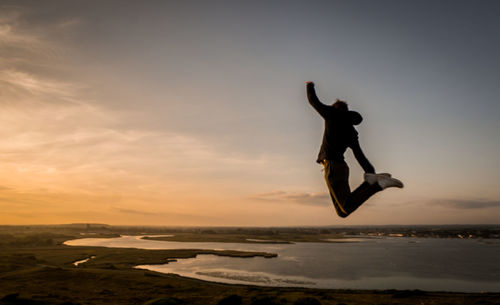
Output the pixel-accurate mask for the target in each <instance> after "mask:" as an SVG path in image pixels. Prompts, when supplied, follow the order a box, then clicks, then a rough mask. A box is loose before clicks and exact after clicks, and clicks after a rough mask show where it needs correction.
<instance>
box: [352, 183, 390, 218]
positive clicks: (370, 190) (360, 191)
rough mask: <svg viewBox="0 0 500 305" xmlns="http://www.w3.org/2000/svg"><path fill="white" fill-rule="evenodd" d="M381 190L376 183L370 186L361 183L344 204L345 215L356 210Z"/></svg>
mask: <svg viewBox="0 0 500 305" xmlns="http://www.w3.org/2000/svg"><path fill="white" fill-rule="evenodd" d="M381 190H382V188H381V187H380V185H378V183H375V184H373V185H370V184H369V183H367V182H363V183H361V185H360V186H358V188H357V189H355V190H354V192H352V193H351V195H350V196H349V197H348V198H347V201H346V203H345V211H346V212H347V214H348V215H349V214H351V213H352V212H354V211H355V210H356V209H357V208H359V207H360V206H361V205H362V204H363V203H364V202H365V201H366V200H368V198H370V197H371V196H373V195H375V193H377V192H380V191H381Z"/></svg>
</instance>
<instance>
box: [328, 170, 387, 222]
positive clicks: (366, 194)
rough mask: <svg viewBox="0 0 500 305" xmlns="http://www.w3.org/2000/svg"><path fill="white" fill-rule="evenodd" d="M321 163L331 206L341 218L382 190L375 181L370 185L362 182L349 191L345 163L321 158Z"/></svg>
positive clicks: (347, 171)
mask: <svg viewBox="0 0 500 305" xmlns="http://www.w3.org/2000/svg"><path fill="white" fill-rule="evenodd" d="M322 164H323V167H324V169H325V180H326V185H327V186H328V190H329V191H330V196H331V197H332V202H333V206H334V207H335V211H336V212H337V214H338V215H339V216H340V217H342V218H345V217H347V216H349V214H351V213H352V212H354V211H355V210H356V209H357V208H359V207H360V206H361V205H362V204H363V203H364V202H365V201H366V200H367V199H368V198H370V197H371V196H373V195H374V194H375V193H377V192H379V191H381V190H382V188H381V187H380V186H379V185H378V184H377V183H375V184H373V185H370V184H368V183H367V182H363V183H361V185H360V186H358V188H357V189H355V190H354V191H353V192H352V193H351V188H350V187H349V167H348V166H347V163H345V161H331V160H323V162H322Z"/></svg>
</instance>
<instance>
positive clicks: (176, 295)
mask: <svg viewBox="0 0 500 305" xmlns="http://www.w3.org/2000/svg"><path fill="white" fill-rule="evenodd" d="M111 233H112V234H116V232H97V233H96V234H90V235H91V236H89V235H86V236H85V235H84V236H82V235H80V234H79V232H74V233H72V234H68V233H60V232H41V233H40V232H37V233H36V234H26V233H24V232H23V233H17V232H12V233H10V234H11V235H10V236H7V237H4V238H3V239H2V240H0V247H1V248H2V251H1V252H0V304H12V303H14V304H15V302H18V303H22V302H25V303H29V302H32V303H30V304H40V305H42V304H62V303H64V302H66V303H67V304H68V305H69V304H75V305H76V304H79V303H80V304H95V305H101V304H103V305H104V304H145V303H147V302H148V301H151V300H163V299H167V300H168V299H171V300H174V299H175V300H181V301H182V302H184V304H207V305H211V304H213V305H215V304H217V303H218V302H219V301H220V300H221V299H223V298H226V297H229V296H231V295H238V296H240V297H241V298H242V304H243V305H252V304H253V302H254V301H255V300H260V299H262V300H264V299H266V300H274V301H273V302H274V303H270V304H289V305H292V304H294V302H296V301H297V300H299V299H301V298H314V299H316V300H317V301H318V302H319V303H320V304H339V303H344V304H366V305H368V304H370V305H372V304H393V303H395V302H396V303H398V304H416V303H425V304H428V303H434V304H441V303H449V304H463V305H465V304H476V303H481V302H482V303H484V304H488V303H492V304H495V303H500V292H484V293H470V292H446V291H425V290H405V289H403V290H396V289H383V290H373V289H366V290H365V289H324V288H305V287H295V286H292V287H271V286H259V285H252V284H228V283H220V282H213V281H206V280H203V279H197V278H190V277H184V276H181V275H176V274H165V273H160V272H155V271H149V270H143V269H136V268H134V267H135V266H138V265H146V264H164V263H168V261H169V260H170V261H172V260H174V259H182V258H193V257H196V255H202V254H212V255H219V256H231V257H255V256H261V257H266V255H267V256H268V257H275V256H274V255H275V254H274V253H267V252H248V251H227V250H203V249H184V250H183V249H176V250H147V249H137V248H107V247H88V246H67V245H63V242H65V241H67V240H71V239H80V238H86V237H93V238H94V237H97V238H98V237H106V238H109V237H116V235H114V236H113V235H112V234H111ZM121 233H123V234H128V233H129V232H121ZM155 233H156V232H155ZM147 234H151V233H150V232H147ZM155 235H156V234H155ZM252 237H254V236H252ZM92 256H95V257H93V258H92V259H90V260H88V261H86V262H85V263H81V264H79V265H78V266H75V265H74V262H77V261H81V260H85V259H87V258H90V257H92ZM9 300H10V301H9ZM281 301H283V302H281ZM280 302H281V303H280Z"/></svg>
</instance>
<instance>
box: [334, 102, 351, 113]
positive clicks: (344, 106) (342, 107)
mask: <svg viewBox="0 0 500 305" xmlns="http://www.w3.org/2000/svg"><path fill="white" fill-rule="evenodd" d="M332 106H333V108H336V109H338V110H341V111H348V110H349V108H348V107H347V103H346V102H344V101H341V100H339V99H337V100H335V103H333V105H332Z"/></svg>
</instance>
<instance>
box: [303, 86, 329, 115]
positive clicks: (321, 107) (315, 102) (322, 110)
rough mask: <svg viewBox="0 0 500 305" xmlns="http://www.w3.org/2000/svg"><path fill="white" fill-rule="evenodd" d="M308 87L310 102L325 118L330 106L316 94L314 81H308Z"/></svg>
mask: <svg viewBox="0 0 500 305" xmlns="http://www.w3.org/2000/svg"><path fill="white" fill-rule="evenodd" d="M306 88H307V99H308V100H309V104H311V106H313V108H314V109H316V111H317V112H318V113H319V114H320V115H321V116H322V117H323V118H325V117H326V115H327V112H328V108H329V107H328V106H326V105H325V104H323V103H322V102H321V101H320V100H319V99H318V97H317V96H316V90H315V89H314V83H313V82H307V83H306Z"/></svg>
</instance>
